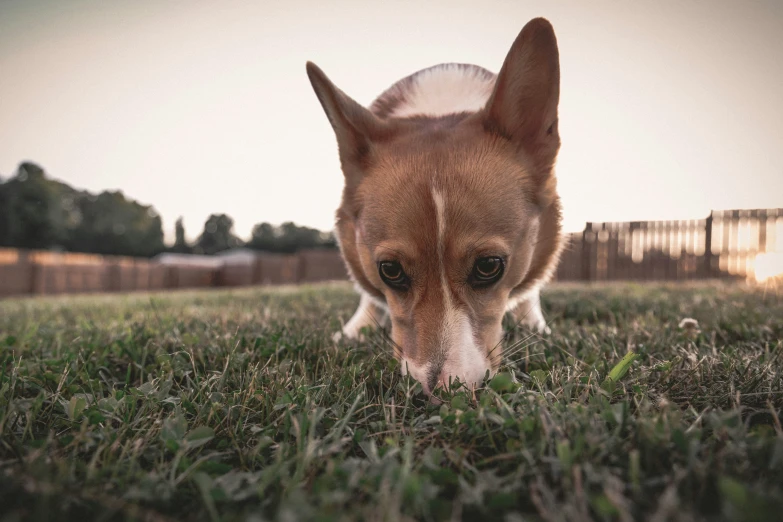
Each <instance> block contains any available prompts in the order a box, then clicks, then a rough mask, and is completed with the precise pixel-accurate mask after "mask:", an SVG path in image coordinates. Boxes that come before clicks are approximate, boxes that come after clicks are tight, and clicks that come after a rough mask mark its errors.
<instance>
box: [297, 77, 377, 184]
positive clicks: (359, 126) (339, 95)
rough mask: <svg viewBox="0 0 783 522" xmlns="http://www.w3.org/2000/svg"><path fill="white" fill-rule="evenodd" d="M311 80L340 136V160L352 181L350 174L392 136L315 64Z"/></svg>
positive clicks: (338, 142) (374, 117) (338, 136)
mask: <svg viewBox="0 0 783 522" xmlns="http://www.w3.org/2000/svg"><path fill="white" fill-rule="evenodd" d="M307 76H308V77H309V78H310V83H311V84H312V86H313V90H314V91H315V94H316V96H318V101H320V102H321V106H322V107H323V109H324V112H325V113H326V117H327V118H329V123H331V124H332V128H333V129H334V133H335V135H336V136H337V146H338V149H339V151H340V160H341V162H342V164H343V170H344V172H345V176H346V179H348V178H350V177H351V175H350V173H349V171H351V170H352V169H355V168H356V167H358V166H360V165H361V164H362V163H363V162H364V160H365V158H366V156H367V155H368V154H369V152H370V151H371V148H372V144H373V142H374V141H376V140H380V139H382V138H383V136H384V135H386V134H387V133H388V129H387V126H386V125H385V124H384V122H382V121H381V120H380V119H378V118H377V117H376V116H375V115H374V114H372V113H371V112H370V111H369V110H368V109H366V108H364V107H362V106H361V105H360V104H359V103H357V102H356V101H354V100H353V99H351V98H350V97H349V96H348V95H347V94H345V93H344V92H343V91H341V90H340V89H338V88H337V87H336V86H335V85H334V84H333V83H332V82H331V80H329V78H328V77H327V76H326V74H324V72H323V71H322V70H321V69H320V68H319V67H318V66H317V65H315V64H314V63H312V62H307Z"/></svg>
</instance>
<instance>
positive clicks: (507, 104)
mask: <svg viewBox="0 0 783 522" xmlns="http://www.w3.org/2000/svg"><path fill="white" fill-rule="evenodd" d="M307 72H308V75H309V77H310V81H311V83H312V85H313V88H314V89H315V92H316V94H317V96H318V98H319V100H320V102H321V104H322V105H323V108H324V110H325V112H326V114H327V116H328V118H329V121H330V123H331V124H332V127H333V128H334V131H335V133H336V135H337V142H338V148H339V154H340V160H341V164H342V168H343V173H344V176H345V188H344V191H343V201H342V205H341V207H340V209H339V210H338V212H337V236H338V238H339V243H340V248H341V250H342V253H343V256H344V258H345V260H346V264H347V266H348V268H349V271H350V273H351V275H352V277H353V279H354V280H355V282H356V283H357V284H359V285H361V287H362V288H363V289H364V291H366V292H367V293H369V294H370V295H372V296H374V297H375V298H376V299H377V300H379V301H382V302H384V303H385V304H386V306H387V307H388V309H389V314H390V317H391V322H392V330H391V336H392V339H393V341H394V342H395V343H396V344H397V345H398V347H399V348H400V352H401V353H400V354H399V357H400V358H401V362H402V363H403V371H406V370H407V371H410V372H411V374H412V375H413V377H414V378H416V379H417V380H418V381H420V382H421V383H422V385H423V387H424V389H425V391H426V392H428V393H429V392H431V391H432V390H433V389H434V388H435V387H436V386H438V385H439V384H441V383H447V382H448V380H449V378H450V377H451V378H454V377H459V378H460V380H461V381H462V382H467V383H475V382H478V381H481V380H482V379H483V378H484V376H485V373H486V371H487V370H490V371H494V370H495V369H496V368H497V366H498V364H499V362H500V359H501V357H500V356H501V349H500V348H499V345H500V343H501V340H502V333H503V329H502V319H503V316H504V313H505V312H506V310H507V309H508V307H509V305H510V304H511V303H513V301H514V299H515V298H517V297H519V296H521V295H523V294H524V293H525V292H527V291H529V290H530V289H532V288H534V287H535V286H536V285H537V284H540V283H541V282H542V281H543V280H544V279H545V278H547V277H548V275H549V273H550V272H551V270H552V265H553V263H554V261H556V257H557V254H558V252H559V245H560V205H559V199H558V196H557V193H556V183H555V178H554V174H553V166H554V163H555V159H556V156H557V152H558V149H559V147H560V138H559V135H558V129H557V107H558V100H559V83H560V78H559V76H560V73H559V58H558V50H557V42H556V39H555V35H554V31H553V30H552V27H551V25H550V24H549V22H547V21H546V20H543V19H536V20H533V21H531V22H530V23H528V24H527V25H526V26H525V27H524V29H522V31H521V32H520V34H519V36H518V37H517V39H516V40H515V42H514V44H513V45H512V47H511V50H510V51H509V53H508V56H507V57H506V60H505V62H504V63H503V66H502V68H501V70H500V72H499V73H498V75H497V79H496V81H495V84H494V87H492V89H493V90H492V92H491V95H490V96H489V98H488V101H487V103H486V106H485V107H484V108H483V109H482V110H479V111H477V112H466V113H460V114H453V115H448V116H440V117H436V118H431V117H415V116H414V117H408V118H379V117H377V116H376V115H375V114H373V113H372V112H371V111H370V110H368V109H366V108H364V107H362V106H361V105H359V104H358V103H357V102H355V101H354V100H352V99H351V98H349V97H348V96H347V95H346V94H345V93H343V92H342V91H341V90H339V89H338V88H337V87H336V86H334V85H333V84H332V83H331V81H330V80H329V79H328V78H327V77H326V75H325V74H324V73H323V72H322V71H321V70H320V69H318V68H317V67H316V66H315V65H313V64H312V63H308V64H307Z"/></svg>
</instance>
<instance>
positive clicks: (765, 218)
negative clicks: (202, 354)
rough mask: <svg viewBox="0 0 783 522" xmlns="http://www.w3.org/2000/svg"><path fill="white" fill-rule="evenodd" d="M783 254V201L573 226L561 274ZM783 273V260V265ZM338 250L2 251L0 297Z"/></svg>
mask: <svg viewBox="0 0 783 522" xmlns="http://www.w3.org/2000/svg"><path fill="white" fill-rule="evenodd" d="M768 252H778V253H781V255H783V209H760V210H729V211H713V212H712V213H711V214H710V216H709V217H707V218H706V219H702V220H690V221H647V222H636V221H635V222H626V223H588V224H587V226H586V227H585V230H584V231H583V232H581V233H577V234H571V235H570V236H569V237H568V243H567V245H566V249H565V251H564V253H563V256H562V258H561V261H560V265H559V266H558V270H557V273H556V279H557V280H560V281H607V280H669V281H681V280H689V279H707V278H730V277H737V278H746V277H751V278H752V277H753V276H754V275H755V260H756V256H757V255H758V254H763V253H768ZM780 271H781V272H783V266H781V267H780ZM347 278H348V275H347V272H346V270H345V265H344V264H343V261H342V258H341V257H340V254H339V252H337V251H336V250H309V251H303V252H300V253H298V254H293V255H280V254H267V253H259V254H257V255H256V256H255V257H254V259H253V260H252V261H250V262H247V261H237V260H232V258H231V257H227V258H226V259H225V261H224V262H223V264H222V265H221V266H219V267H215V266H197V265H192V264H186V263H185V264H179V265H178V264H173V265H171V264H162V263H158V262H156V261H153V260H147V259H133V258H127V257H110V256H98V255H87V254H73V253H56V252H38V251H24V250H15V249H0V297H3V296H11V295H25V294H37V295H48V294H63V293H85V292H129V291H140V290H166V289H178V288H203V287H236V286H251V285H279V284H296V283H314V282H318V281H328V280H344V279H347Z"/></svg>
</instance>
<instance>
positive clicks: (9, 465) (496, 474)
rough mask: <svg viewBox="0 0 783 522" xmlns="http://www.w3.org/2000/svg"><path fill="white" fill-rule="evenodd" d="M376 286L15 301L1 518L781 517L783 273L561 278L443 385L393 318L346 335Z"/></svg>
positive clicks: (0, 313)
mask: <svg viewBox="0 0 783 522" xmlns="http://www.w3.org/2000/svg"><path fill="white" fill-rule="evenodd" d="M357 301H358V298H357V297H356V296H355V295H354V294H353V293H352V292H351V290H350V288H348V286H346V285H331V286H322V287H305V288H301V289H277V290H258V289H252V290H238V291H233V292H228V291H220V292H187V293H178V294H168V295H154V296H149V295H131V296H95V297H69V298H58V299H54V298H52V299H35V300H13V301H4V302H0V519H1V520H3V521H5V520H66V519H79V520H94V519H95V520H131V519H140V520H236V519H243V520H448V519H451V520H459V519H465V520H470V519H478V518H479V517H481V519H484V520H493V521H495V520H497V521H521V520H589V519H593V520H621V521H625V520H638V519H650V520H721V519H726V520H779V519H780V513H781V510H783V432H782V431H781V426H780V417H781V416H783V413H781V407H782V406H783V342H782V341H781V339H783V296H778V295H776V294H775V292H774V291H771V292H767V293H764V292H761V291H756V292H753V291H750V290H748V289H746V288H744V287H741V286H718V285H709V286H707V285H702V286H699V285H691V286H681V287H674V286H657V285H656V286H641V285H615V286H595V287H587V286H577V285H568V286H556V287H553V288H551V289H549V290H547V291H546V293H545V294H544V303H543V304H544V308H545V314H546V316H547V318H548V319H549V320H551V326H552V330H553V333H552V335H551V336H549V337H548V338H546V339H543V340H541V339H538V338H530V339H529V340H527V341H524V339H526V338H527V337H528V336H529V334H527V333H525V332H524V331H511V330H510V336H511V337H512V338H513V339H512V340H510V341H509V343H512V342H514V343H515V344H517V345H518V348H516V349H515V350H514V352H515V353H513V355H512V356H511V357H510V360H509V361H507V363H506V364H505V366H504V368H503V369H502V371H503V373H502V374H500V375H498V376H497V377H495V378H494V379H493V380H492V381H491V382H490V383H488V385H487V386H486V387H485V388H484V389H482V390H480V391H478V392H477V393H476V394H475V397H474V396H473V394H471V393H467V392H465V391H464V390H454V391H453V392H450V393H447V394H444V395H443V399H444V403H443V404H442V405H439V406H436V405H431V404H429V403H428V402H427V401H426V400H425V399H424V397H423V396H422V395H421V394H420V393H419V390H420V387H419V386H418V385H417V384H416V383H415V382H413V381H411V380H409V379H407V378H402V377H400V372H399V367H398V364H397V363H396V362H395V361H394V360H393V358H392V357H391V356H390V355H389V352H388V349H387V348H386V347H385V346H384V344H383V342H382V340H381V339H380V338H379V337H377V336H376V337H374V338H372V339H371V340H370V341H368V342H365V343H359V342H344V343H341V344H340V345H338V346H335V345H333V344H332V343H331V341H329V339H330V335H331V334H332V333H333V332H334V331H336V330H337V328H338V327H339V324H340V320H341V319H342V320H345V319H347V318H348V317H350V314H351V313H352V312H353V309H352V308H353V307H354V306H355V304H356V303H357ZM684 317H693V318H695V319H696V320H698V322H699V327H700V328H699V330H698V331H693V330H691V331H686V330H681V329H680V328H678V324H679V322H680V320H681V319H682V318H684ZM514 339H516V341H514ZM520 343H521V344H520ZM630 351H632V352H634V353H636V354H638V357H637V358H636V359H635V360H630V361H629V360H628V359H626V361H625V363H623V364H622V365H620V366H617V368H615V366H616V365H618V363H620V362H621V360H622V359H623V357H624V356H626V355H627V354H628V352H630ZM613 368H615V371H614V372H612V370H613ZM625 371H627V373H625ZM610 372H612V373H611V374H610Z"/></svg>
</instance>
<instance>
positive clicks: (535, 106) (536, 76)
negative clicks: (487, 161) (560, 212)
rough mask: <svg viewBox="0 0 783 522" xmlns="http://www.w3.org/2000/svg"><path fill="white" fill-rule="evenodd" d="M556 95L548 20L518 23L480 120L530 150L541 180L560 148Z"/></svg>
mask: <svg viewBox="0 0 783 522" xmlns="http://www.w3.org/2000/svg"><path fill="white" fill-rule="evenodd" d="M559 101H560V58H559V53H558V50H557V39H556V38H555V31H554V29H553V28H552V25H551V24H550V23H549V22H548V21H547V20H545V19H543V18H536V19H534V20H531V21H530V22H528V23H527V25H525V27H524V28H523V29H522V31H521V32H520V33H519V36H517V39H516V40H515V41H514V44H513V45H512V46H511V50H510V51H509V52H508V55H507V56H506V60H505V61H504V62H503V67H502V68H501V69H500V73H498V77H497V80H496V82H495V89H494V91H493V92H492V95H491V96H490V98H489V101H488V102H487V105H486V107H485V109H484V125H485V127H486V128H487V130H489V131H490V132H494V133H496V134H500V135H501V136H504V137H506V138H507V139H509V140H511V141H512V143H514V144H515V145H516V146H517V147H518V148H521V149H522V150H524V152H526V153H527V154H528V155H529V157H530V158H531V159H532V160H533V164H534V168H535V169H536V171H537V172H536V177H537V178H538V181H539V182H541V183H542V184H546V181H547V178H550V177H552V175H551V172H552V167H553V166H554V162H555V158H556V157H557V151H558V149H559V148H560V137H559V134H558V131H557V106H558V103H559ZM541 188H542V189H543V188H544V187H541Z"/></svg>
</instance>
